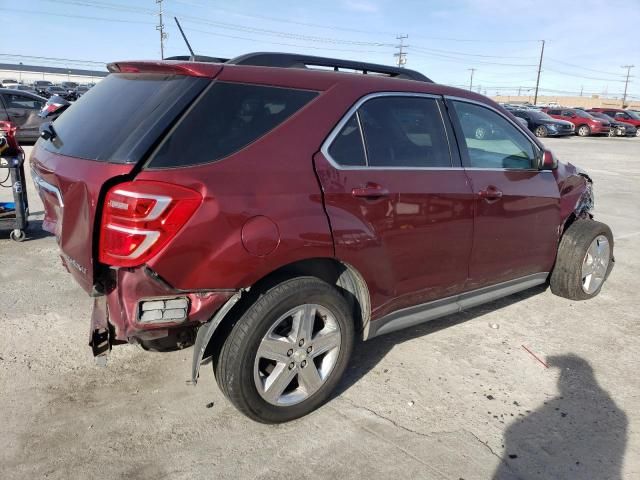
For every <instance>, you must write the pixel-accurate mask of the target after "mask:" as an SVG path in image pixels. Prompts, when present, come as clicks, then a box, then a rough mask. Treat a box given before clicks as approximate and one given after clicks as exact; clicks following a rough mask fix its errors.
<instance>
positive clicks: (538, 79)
mask: <svg viewBox="0 0 640 480" xmlns="http://www.w3.org/2000/svg"><path fill="white" fill-rule="evenodd" d="M540 41H541V42H542V49H541V50H540V63H538V78H537V79H536V93H535V95H534V96H533V104H534V105H537V103H538V87H539V86H540V71H542V57H543V56H544V40H540Z"/></svg>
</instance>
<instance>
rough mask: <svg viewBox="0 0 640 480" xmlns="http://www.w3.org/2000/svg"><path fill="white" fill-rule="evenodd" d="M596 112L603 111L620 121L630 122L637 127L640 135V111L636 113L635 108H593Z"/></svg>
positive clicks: (637, 133) (637, 132)
mask: <svg viewBox="0 0 640 480" xmlns="http://www.w3.org/2000/svg"><path fill="white" fill-rule="evenodd" d="M592 110H593V111H595V112H602V113H604V114H605V115H608V116H610V117H612V118H614V119H616V120H617V121H619V122H625V123H630V124H632V125H633V126H634V127H636V129H637V130H636V135H637V136H640V113H636V112H634V111H633V110H623V109H622V108H607V107H598V108H592Z"/></svg>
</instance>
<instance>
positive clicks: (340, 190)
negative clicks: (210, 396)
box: [30, 53, 613, 423]
mask: <svg viewBox="0 0 640 480" xmlns="http://www.w3.org/2000/svg"><path fill="white" fill-rule="evenodd" d="M108 69H109V71H110V72H111V74H110V75H109V76H108V77H106V78H105V79H104V80H102V81H101V82H100V83H99V84H98V85H97V86H95V87H94V88H93V89H92V92H91V94H90V95H86V96H83V97H82V98H80V99H79V100H78V101H77V102H76V103H75V104H73V105H72V106H71V107H70V108H69V109H68V110H67V111H66V112H65V113H64V114H63V115H61V116H60V117H59V118H58V119H57V120H56V121H55V123H53V124H45V125H44V126H43V128H42V130H41V136H42V138H41V139H40V140H39V141H38V143H37V144H36V146H35V147H34V149H33V152H32V156H31V160H30V165H31V169H32V175H33V178H34V181H35V183H36V186H37V188H38V191H39V194H40V195H41V197H42V200H43V203H44V205H45V216H44V221H43V227H44V228H45V229H46V230H48V231H49V232H52V233H54V234H55V236H56V238H57V241H58V244H59V247H60V251H61V257H62V260H63V263H64V264H65V265H66V267H67V269H68V271H69V272H70V274H71V275H72V277H73V278H74V279H75V280H76V281H77V282H78V283H79V284H80V285H81V286H82V288H83V289H84V290H85V291H86V292H87V293H89V294H90V295H91V296H92V297H93V299H94V307H93V313H92V316H91V335H90V345H91V347H92V348H93V352H94V354H95V355H96V356H97V358H98V359H102V358H104V355H106V354H107V353H108V351H109V350H110V349H111V347H112V346H113V345H116V344H119V343H125V342H130V343H136V344H139V345H141V346H142V347H143V348H145V349H148V350H155V351H168V350H175V349H179V348H185V347H188V346H192V345H193V346H194V352H193V353H194V355H193V365H192V372H191V376H192V381H193V382H194V383H195V382H196V381H197V379H198V376H199V372H200V367H201V365H202V364H203V363H207V362H210V363H211V364H212V366H213V371H214V374H215V378H216V380H217V382H218V385H219V386H220V388H221V390H222V392H223V393H224V394H225V395H226V397H227V398H228V399H229V400H230V401H231V403H232V404H233V405H235V406H236V407H237V408H238V409H239V410H240V411H241V412H242V413H244V414H245V415H247V416H249V417H250V418H252V419H254V420H256V421H260V422H266V423H277V422H284V421H288V420H292V419H294V418H298V417H301V416H303V415H305V414H307V413H309V412H311V411H313V410H314V409H316V408H317V407H319V406H320V405H321V404H323V403H324V402H325V401H326V400H327V399H328V398H329V397H330V395H331V393H332V391H333V390H334V388H335V387H336V385H337V384H338V382H339V381H340V377H341V376H342V374H343V373H344V371H345V369H346V368H347V365H348V362H349V357H350V355H351V351H352V348H353V343H354V339H355V338H356V336H357V337H360V338H362V339H364V340H368V339H371V338H374V337H376V336H378V335H382V334H386V333H389V332H393V331H396V330H399V329H402V328H406V327H410V326H413V325H416V324H419V323H422V322H425V321H428V320H432V319H435V318H438V317H441V316H444V315H448V314H452V313H456V312H459V311H461V310H463V309H467V308H470V307H473V306H475V305H479V304H481V303H485V302H489V301H491V300H494V299H497V298H500V297H503V296H506V295H510V294H512V293H515V292H518V291H522V290H525V289H528V288H531V287H534V286H537V285H544V284H550V286H551V291H552V292H553V293H555V294H557V295H560V296H562V297H565V298H569V299H572V300H586V299H590V298H593V297H594V296H596V295H597V294H598V293H599V292H600V290H601V288H602V286H603V284H604V282H605V279H606V278H607V276H608V274H609V272H610V271H611V268H612V266H613V237H612V234H611V231H610V229H609V228H608V227H607V226H606V225H604V224H602V223H600V222H597V221H595V220H593V218H592V213H591V209H592V207H593V196H592V181H591V179H590V178H589V176H588V175H587V174H586V173H584V172H582V171H581V170H579V169H578V168H577V167H575V166H573V165H571V164H564V163H562V162H559V161H558V160H557V159H556V158H555V157H554V155H553V154H552V153H551V152H550V151H548V150H546V149H545V148H544V146H543V145H542V144H541V143H539V141H538V140H537V139H536V137H535V136H533V135H532V134H531V133H530V132H529V131H528V130H527V129H526V128H524V127H522V126H521V125H520V124H519V123H518V122H517V121H516V120H515V117H513V116H512V115H511V114H510V113H508V112H507V111H506V110H504V109H503V108H502V107H500V106H499V105H497V104H496V103H494V102H493V101H491V100H490V99H488V98H486V97H484V96H482V95H479V94H476V93H473V92H469V91H466V90H461V89H457V88H452V87H447V86H444V85H438V84H436V83H434V82H432V81H431V80H430V79H428V78H427V77H425V76H424V75H422V74H420V73H418V72H415V71H412V70H409V69H406V68H395V67H388V66H383V65H375V64H368V63H361V62H355V61H347V60H338V59H331V58H320V57H311V56H306V55H296V54H284V53H255V54H247V55H244V56H241V57H238V58H235V59H231V60H228V61H226V62H224V63H204V62H190V61H129V62H117V63H112V64H109V65H108ZM343 69H344V70H348V72H346V71H341V70H343ZM114 97H117V98H118V99H119V101H118V102H114V101H113V98H114ZM468 119H473V120H474V122H475V121H476V120H477V119H481V120H482V122H481V123H482V124H486V125H491V126H492V135H491V136H490V137H483V138H481V139H478V138H477V132H476V131H475V129H470V130H465V129H464V128H463V126H462V122H463V121H465V120H468ZM478 124H479V123H478Z"/></svg>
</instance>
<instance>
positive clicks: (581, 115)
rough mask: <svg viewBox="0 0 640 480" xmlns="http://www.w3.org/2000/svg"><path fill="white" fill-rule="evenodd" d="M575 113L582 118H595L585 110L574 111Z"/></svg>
mask: <svg viewBox="0 0 640 480" xmlns="http://www.w3.org/2000/svg"><path fill="white" fill-rule="evenodd" d="M574 112H576V115H578V116H579V117H582V118H593V117H592V116H591V115H590V114H588V113H587V112H585V111H584V110H574Z"/></svg>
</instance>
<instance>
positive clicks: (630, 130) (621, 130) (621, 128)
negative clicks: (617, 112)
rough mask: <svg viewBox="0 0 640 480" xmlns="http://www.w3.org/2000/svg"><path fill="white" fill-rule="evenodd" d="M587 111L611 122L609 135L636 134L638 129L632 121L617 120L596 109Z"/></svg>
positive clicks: (628, 135) (631, 135)
mask: <svg viewBox="0 0 640 480" xmlns="http://www.w3.org/2000/svg"><path fill="white" fill-rule="evenodd" d="M587 113H588V114H589V115H591V116H592V117H595V118H599V119H600V120H606V121H608V122H609V123H611V130H609V136H610V137H635V136H636V135H637V134H638V129H637V128H636V127H635V126H634V125H633V124H632V123H627V122H619V121H618V120H615V119H614V118H612V117H610V116H609V115H607V114H605V113H603V112H598V111H596V110H587Z"/></svg>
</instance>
